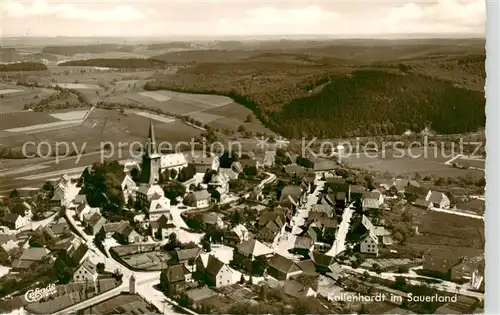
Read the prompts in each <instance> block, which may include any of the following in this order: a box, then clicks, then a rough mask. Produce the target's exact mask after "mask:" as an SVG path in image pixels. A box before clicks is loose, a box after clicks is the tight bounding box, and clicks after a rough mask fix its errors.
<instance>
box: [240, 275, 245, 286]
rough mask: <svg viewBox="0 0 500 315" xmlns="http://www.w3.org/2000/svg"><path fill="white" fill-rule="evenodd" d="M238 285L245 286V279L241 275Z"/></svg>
mask: <svg viewBox="0 0 500 315" xmlns="http://www.w3.org/2000/svg"><path fill="white" fill-rule="evenodd" d="M240 284H245V277H244V276H243V274H241V277H240Z"/></svg>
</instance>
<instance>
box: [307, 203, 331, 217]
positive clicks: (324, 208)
mask: <svg viewBox="0 0 500 315" xmlns="http://www.w3.org/2000/svg"><path fill="white" fill-rule="evenodd" d="M311 213H322V214H324V215H322V217H329V218H331V217H333V215H334V214H335V211H334V209H333V208H332V207H331V206H330V205H329V204H315V205H312V206H311V211H310V212H309V215H310V214H311Z"/></svg>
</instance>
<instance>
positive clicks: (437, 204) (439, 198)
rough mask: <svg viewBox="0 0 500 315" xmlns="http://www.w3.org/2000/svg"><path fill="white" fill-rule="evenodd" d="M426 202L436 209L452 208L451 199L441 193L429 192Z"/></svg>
mask: <svg viewBox="0 0 500 315" xmlns="http://www.w3.org/2000/svg"><path fill="white" fill-rule="evenodd" d="M425 200H426V201H428V202H430V203H431V204H432V207H434V208H440V209H448V208H449V207H450V199H449V198H448V196H446V195H445V194H444V193H442V192H440V191H429V192H428V193H427V196H426V197H425Z"/></svg>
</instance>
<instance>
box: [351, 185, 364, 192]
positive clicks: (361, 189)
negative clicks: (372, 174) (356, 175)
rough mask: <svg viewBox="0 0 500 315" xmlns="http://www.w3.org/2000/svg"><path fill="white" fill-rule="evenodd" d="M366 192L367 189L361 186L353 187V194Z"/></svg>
mask: <svg viewBox="0 0 500 315" xmlns="http://www.w3.org/2000/svg"><path fill="white" fill-rule="evenodd" d="M364 192H365V187H363V186H361V185H351V194H362V193H364Z"/></svg>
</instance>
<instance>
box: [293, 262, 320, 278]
mask: <svg viewBox="0 0 500 315" xmlns="http://www.w3.org/2000/svg"><path fill="white" fill-rule="evenodd" d="M297 266H299V268H300V269H301V270H302V272H303V273H304V274H306V275H316V274H317V273H316V266H315V265H314V261H313V260H312V259H307V260H302V261H299V262H298V263H297Z"/></svg>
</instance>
